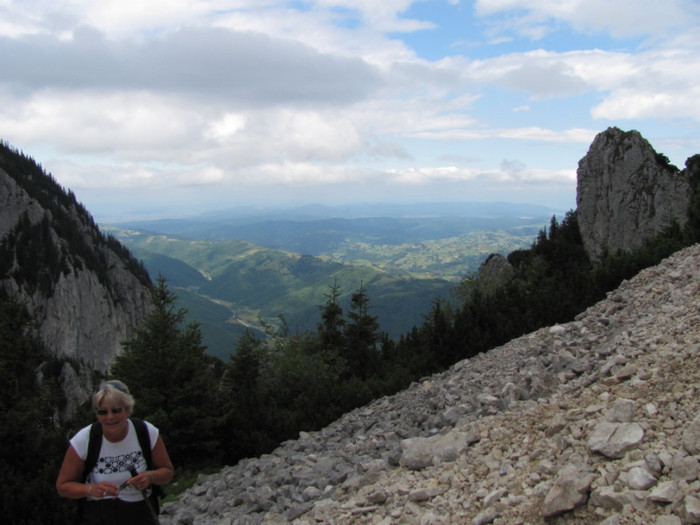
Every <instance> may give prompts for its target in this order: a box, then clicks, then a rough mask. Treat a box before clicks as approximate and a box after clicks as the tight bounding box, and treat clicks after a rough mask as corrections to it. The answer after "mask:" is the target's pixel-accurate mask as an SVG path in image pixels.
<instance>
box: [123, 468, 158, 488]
mask: <svg viewBox="0 0 700 525" xmlns="http://www.w3.org/2000/svg"><path fill="white" fill-rule="evenodd" d="M152 482H153V474H152V473H151V471H150V470H147V471H145V472H139V473H138V474H137V475H136V476H134V477H133V478H131V479H129V480H127V483H128V484H129V485H131V486H132V487H134V488H135V489H136V490H146V489H147V488H148V487H150V486H151V483H152Z"/></svg>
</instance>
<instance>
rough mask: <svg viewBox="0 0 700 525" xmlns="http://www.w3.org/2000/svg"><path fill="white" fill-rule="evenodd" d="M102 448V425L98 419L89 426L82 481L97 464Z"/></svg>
mask: <svg viewBox="0 0 700 525" xmlns="http://www.w3.org/2000/svg"><path fill="white" fill-rule="evenodd" d="M101 448H102V425H100V423H99V421H95V422H94V423H93V424H92V425H91V426H90V438H89V440H88V451H87V456H86V457H85V466H84V467H83V483H84V482H85V481H87V478H88V476H89V475H90V471H91V470H92V469H94V468H95V465H97V460H98V458H99V456H100V449H101Z"/></svg>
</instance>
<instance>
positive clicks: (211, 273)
mask: <svg viewBox="0 0 700 525" xmlns="http://www.w3.org/2000/svg"><path fill="white" fill-rule="evenodd" d="M478 211H479V212H483V210H481V209H480V208H479V209H478ZM521 211H525V210H521ZM537 211H539V209H537ZM271 213H272V212H271ZM297 213H300V212H297ZM455 213H456V212H455ZM511 213H513V212H511ZM272 216H274V215H272ZM218 220H219V222H215V221H214V220H213V219H209V220H207V221H202V220H196V219H189V220H185V219H183V220H173V221H171V220H168V221H149V222H142V223H137V224H134V226H141V227H147V228H148V230H135V229H126V228H120V227H115V226H103V229H104V230H105V231H107V232H109V233H110V234H112V235H114V236H115V237H116V238H118V239H119V240H120V241H121V242H122V243H124V244H125V245H126V246H128V247H129V249H131V250H132V251H133V252H134V253H135V254H136V255H137V256H138V257H139V258H140V259H142V260H143V261H144V264H145V266H146V268H147V269H148V271H149V273H150V274H151V276H152V277H153V278H155V277H157V276H158V275H159V274H162V275H163V276H165V277H166V278H167V279H168V284H169V286H171V287H173V289H175V290H176V291H177V293H178V297H179V299H180V302H181V304H182V305H183V306H184V307H186V308H187V309H188V311H189V312H188V318H189V319H192V320H196V321H198V322H200V323H201V325H202V326H201V329H202V334H203V337H204V343H205V344H206V345H207V347H208V352H209V353H210V354H212V355H215V356H218V357H222V358H226V357H227V356H228V354H229V353H230V352H231V349H232V342H233V341H236V340H237V339H238V338H239V337H240V335H241V334H242V333H243V332H244V330H246V329H248V328H251V329H253V330H262V327H261V326H260V322H259V320H260V318H262V319H263V320H264V321H265V322H266V323H267V324H269V325H272V326H279V316H280V315H283V316H284V318H285V320H286V322H287V325H288V327H289V329H290V330H291V331H292V332H296V331H304V330H310V329H313V328H315V326H316V324H317V323H318V321H319V318H318V307H317V306H318V305H320V304H322V303H323V302H324V300H325V299H324V298H325V295H326V294H327V293H328V290H329V287H330V286H332V285H333V284H334V283H336V282H337V283H338V285H339V286H340V289H341V301H343V302H345V303H347V301H348V299H349V297H350V295H351V294H352V293H354V292H355V291H357V289H358V288H359V286H360V283H362V285H363V286H364V287H365V289H366V290H367V291H368V294H369V296H370V300H371V308H372V312H373V314H374V315H376V316H377V317H378V318H379V322H380V325H381V328H382V330H383V331H385V332H387V334H388V335H389V336H390V337H392V338H394V337H397V336H399V335H401V334H403V333H406V332H408V331H410V330H411V329H412V328H413V326H416V325H420V324H422V322H423V319H424V315H425V314H426V313H427V312H428V311H429V310H430V308H431V304H432V303H433V301H434V300H435V299H436V298H438V297H442V298H446V297H449V295H450V291H451V290H452V289H453V287H454V283H455V282H456V281H457V280H459V279H461V278H463V277H464V276H465V275H469V274H471V273H474V272H476V270H477V268H478V267H479V265H480V264H481V263H482V262H483V261H484V259H486V258H487V257H488V255H489V254H491V253H495V252H498V253H508V252H510V251H512V250H515V249H519V248H525V247H527V246H529V245H530V244H531V243H532V241H533V239H534V237H535V235H536V232H537V231H538V230H539V229H541V228H542V226H543V224H546V222H547V221H548V220H549V218H544V217H543V218H539V219H538V218H518V217H509V216H504V217H499V218H490V219H485V218H474V217H461V216H460V217H444V218H439V219H436V218H412V219H395V218H373V219H368V218H355V219H349V218H343V219H313V220H311V219H304V220H301V219H300V218H299V216H298V215H297V216H296V218H295V219H294V220H292V219H285V220H277V221H265V220H263V218H261V217H258V216H254V217H250V218H247V219H243V218H239V219H238V221H252V222H245V224H238V223H237V224H236V225H231V224H229V223H228V222H227V221H226V220H225V219H223V218H221V219H218ZM153 230H162V231H163V232H169V233H167V234H165V233H160V234H156V233H151V232H152V231H153ZM226 238H229V239H231V240H225V239H226ZM242 238H245V239H246V240H245V241H243V240H240V239H242ZM409 239H412V240H411V241H410V242H408V241H409ZM251 240H255V241H256V242H255V243H253V242H250V241H251ZM258 243H263V244H265V245H264V246H263V245H261V244H258ZM282 245H283V246H282ZM275 246H277V247H275ZM294 248H297V249H298V251H294V250H293V249H294ZM309 253H313V254H314V255H313V256H312V255H309ZM301 254H307V255H301Z"/></svg>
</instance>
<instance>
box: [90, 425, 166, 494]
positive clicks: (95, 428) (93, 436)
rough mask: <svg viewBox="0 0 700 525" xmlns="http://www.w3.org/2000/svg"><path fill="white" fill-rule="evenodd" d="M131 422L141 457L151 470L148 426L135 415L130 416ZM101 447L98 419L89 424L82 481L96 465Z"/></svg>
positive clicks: (100, 427)
mask: <svg viewBox="0 0 700 525" xmlns="http://www.w3.org/2000/svg"><path fill="white" fill-rule="evenodd" d="M130 419H131V422H132V423H133V424H134V428H135V429H136V437H138V440H139V446H140V447H141V452H143V458H144V459H145V460H146V468H147V469H148V470H151V468H153V455H152V452H151V436H149V434H148V428H147V427H146V423H144V421H143V419H139V418H137V417H132V418H130ZM101 448H102V425H100V423H99V421H95V422H94V423H93V424H92V425H91V426H90V438H89V440H88V451H87V456H86V457H85V466H84V468H83V482H85V480H87V478H88V476H89V475H90V471H91V470H92V469H94V468H95V465H97V460H98V458H99V456H100V449H101Z"/></svg>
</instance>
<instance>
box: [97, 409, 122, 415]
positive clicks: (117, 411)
mask: <svg viewBox="0 0 700 525" xmlns="http://www.w3.org/2000/svg"><path fill="white" fill-rule="evenodd" d="M123 410H124V407H119V408H110V409H109V410H107V409H104V408H101V409H100V410H96V412H97V415H98V416H106V415H107V414H109V413H110V412H111V413H112V414H121V413H122V412H123Z"/></svg>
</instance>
